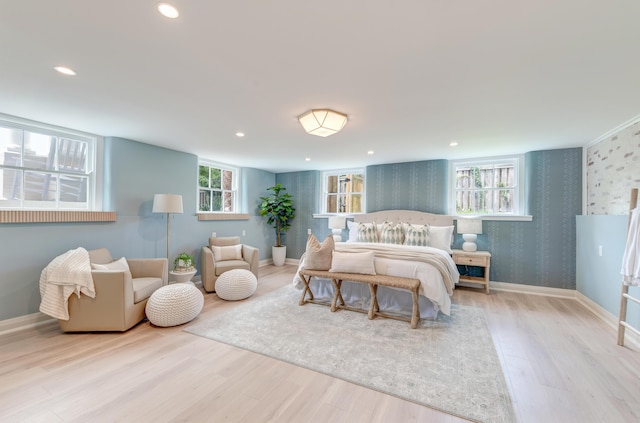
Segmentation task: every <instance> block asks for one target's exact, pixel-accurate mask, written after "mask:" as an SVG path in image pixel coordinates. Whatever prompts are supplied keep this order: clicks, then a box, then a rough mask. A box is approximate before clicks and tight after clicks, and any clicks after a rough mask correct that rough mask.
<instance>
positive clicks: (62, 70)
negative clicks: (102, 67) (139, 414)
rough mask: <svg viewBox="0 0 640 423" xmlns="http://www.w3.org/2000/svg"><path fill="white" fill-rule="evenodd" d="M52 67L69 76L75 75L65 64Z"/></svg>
mask: <svg viewBox="0 0 640 423" xmlns="http://www.w3.org/2000/svg"><path fill="white" fill-rule="evenodd" d="M54 69H55V70H57V71H58V72H60V73H61V74H63V75H71V76H75V75H77V74H76V71H74V70H73V69H71V68H68V67H66V66H56V67H54Z"/></svg>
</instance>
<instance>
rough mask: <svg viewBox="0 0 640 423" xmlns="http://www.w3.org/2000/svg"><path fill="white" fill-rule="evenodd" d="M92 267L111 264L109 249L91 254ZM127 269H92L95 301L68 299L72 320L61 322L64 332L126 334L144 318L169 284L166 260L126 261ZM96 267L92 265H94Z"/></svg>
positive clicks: (84, 296) (93, 299)
mask: <svg viewBox="0 0 640 423" xmlns="http://www.w3.org/2000/svg"><path fill="white" fill-rule="evenodd" d="M89 259H90V261H91V264H92V265H93V264H98V265H107V266H108V265H109V264H110V263H112V262H113V258H112V257H111V254H110V253H109V250H107V249H106V248H100V249H97V250H91V251H89ZM126 261H127V264H128V266H129V270H130V272H127V271H126V270H92V271H91V275H92V276H93V283H94V286H95V292H96V296H95V298H91V297H88V296H86V295H84V294H82V295H81V296H80V298H78V296H77V295H75V294H73V295H71V297H69V320H58V322H59V324H60V328H61V329H62V330H63V331H64V332H109V331H118V332H124V331H126V330H128V329H130V328H132V327H133V326H135V325H136V324H138V323H139V322H141V321H142V320H144V318H145V314H144V310H145V306H146V305H147V300H148V299H149V297H150V296H151V294H152V293H153V292H154V291H155V290H156V289H158V288H160V287H161V286H163V285H166V284H167V276H168V275H167V269H168V267H167V265H168V263H167V259H166V258H151V259H126ZM92 267H93V266H92Z"/></svg>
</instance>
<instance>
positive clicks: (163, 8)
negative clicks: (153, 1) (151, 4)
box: [158, 3, 180, 19]
mask: <svg viewBox="0 0 640 423" xmlns="http://www.w3.org/2000/svg"><path fill="white" fill-rule="evenodd" d="M158 12H160V13H162V14H163V15H164V16H166V17H167V18H169V19H175V18H177V17H178V16H180V13H179V12H178V9H176V8H175V7H174V6H172V5H170V4H169V3H159V4H158Z"/></svg>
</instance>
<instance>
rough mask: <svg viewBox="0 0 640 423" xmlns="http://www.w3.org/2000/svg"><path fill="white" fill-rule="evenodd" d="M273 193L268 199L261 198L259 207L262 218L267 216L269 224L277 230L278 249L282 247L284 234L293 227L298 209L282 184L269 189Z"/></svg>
mask: <svg viewBox="0 0 640 423" xmlns="http://www.w3.org/2000/svg"><path fill="white" fill-rule="evenodd" d="M267 190H268V191H272V193H271V194H270V195H268V196H266V197H260V200H261V201H262V202H261V203H260V206H259V207H258V209H259V211H260V216H267V223H268V224H269V225H271V227H272V228H274V229H275V230H276V238H277V244H276V247H282V244H281V237H280V235H281V234H282V232H284V231H286V230H287V229H289V228H290V227H291V224H290V222H291V220H292V219H293V218H294V217H295V211H296V209H295V208H294V207H293V196H292V195H291V194H289V193H287V192H283V191H286V190H287V189H286V188H285V187H283V186H282V184H276V185H274V186H272V187H269V188H267Z"/></svg>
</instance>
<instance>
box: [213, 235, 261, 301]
mask: <svg viewBox="0 0 640 423" xmlns="http://www.w3.org/2000/svg"><path fill="white" fill-rule="evenodd" d="M214 247H219V248H218V249H217V254H214V250H216V249H215V248H214ZM225 247H226V248H225ZM230 247H235V248H230ZM259 266H260V252H259V250H258V249H257V248H255V247H251V246H249V245H245V244H241V243H240V237H238V236H230V237H211V238H209V245H205V246H204V247H202V250H201V251H200V274H201V275H202V286H203V288H204V290H205V291H207V292H215V291H216V280H217V279H218V276H220V275H221V274H222V273H224V272H226V271H227V270H231V269H246V270H249V271H250V272H251V273H253V274H254V275H256V278H258V267H259Z"/></svg>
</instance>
